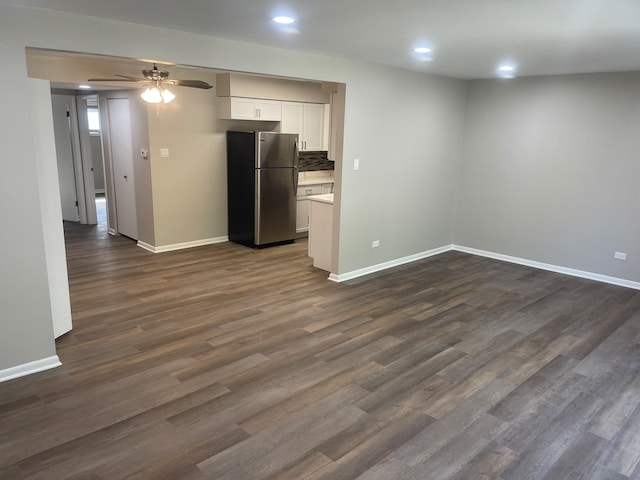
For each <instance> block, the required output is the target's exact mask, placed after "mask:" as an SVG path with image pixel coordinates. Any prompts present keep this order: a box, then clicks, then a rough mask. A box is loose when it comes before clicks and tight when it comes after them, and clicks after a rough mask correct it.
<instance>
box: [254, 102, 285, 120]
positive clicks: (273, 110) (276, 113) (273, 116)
mask: <svg viewBox="0 0 640 480" xmlns="http://www.w3.org/2000/svg"><path fill="white" fill-rule="evenodd" d="M281 103H282V102H278V101H275V100H256V101H255V112H256V120H273V121H276V122H279V121H280V118H281V117H282V115H281Z"/></svg>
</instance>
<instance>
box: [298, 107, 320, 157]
mask: <svg viewBox="0 0 640 480" xmlns="http://www.w3.org/2000/svg"><path fill="white" fill-rule="evenodd" d="M303 118H304V122H303V124H302V141H303V142H304V144H303V145H304V149H305V150H311V151H317V150H322V148H323V147H324V104H322V103H305V104H304V106H303Z"/></svg>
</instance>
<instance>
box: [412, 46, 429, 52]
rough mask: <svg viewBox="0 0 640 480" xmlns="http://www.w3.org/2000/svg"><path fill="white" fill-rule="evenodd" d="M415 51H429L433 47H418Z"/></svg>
mask: <svg viewBox="0 0 640 480" xmlns="http://www.w3.org/2000/svg"><path fill="white" fill-rule="evenodd" d="M413 51H414V52H416V53H429V52H430V51H431V49H430V48H429V47H416V48H414V49H413Z"/></svg>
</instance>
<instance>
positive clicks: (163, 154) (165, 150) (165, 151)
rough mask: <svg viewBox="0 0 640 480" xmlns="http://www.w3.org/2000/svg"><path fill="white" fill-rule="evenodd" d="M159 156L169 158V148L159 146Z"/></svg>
mask: <svg viewBox="0 0 640 480" xmlns="http://www.w3.org/2000/svg"><path fill="white" fill-rule="evenodd" d="M160 158H169V149H168V148H161V149H160Z"/></svg>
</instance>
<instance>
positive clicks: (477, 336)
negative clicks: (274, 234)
mask: <svg viewBox="0 0 640 480" xmlns="http://www.w3.org/2000/svg"><path fill="white" fill-rule="evenodd" d="M66 238H67V251H68V264H69V277H70V279H69V281H70V287H71V303H72V310H73V320H74V330H73V331H72V332H71V333H69V334H67V335H65V336H64V337H62V338H61V339H59V340H58V353H59V356H60V359H61V360H62V362H63V366H62V367H59V368H57V369H54V370H49V371H47V372H42V373H39V374H35V375H32V376H29V377H25V378H21V379H17V380H13V381H9V382H5V383H2V384H0V479H3V480H4V479H11V480H23V479H30V480H33V479H44V480H58V479H75V480H80V479H83V480H114V479H125V478H126V479H164V480H202V479H215V480H224V479H233V480H251V479H269V480H275V479H332V480H333V479H355V478H359V479H367V480H373V479H376V480H378V479H433V480H442V479H456V480H466V479H485V480H487V479H503V480H526V479H552V480H557V479H603V480H604V479H607V480H623V479H628V478H636V479H637V478H640V292H638V291H634V290H630V289H625V288H621V287H615V286H611V285H606V284H600V283H595V282H591V281H588V280H583V279H577V278H571V277H565V276H562V275H558V274H553V273H548V272H543V271H538V270H534V269H530V268H526V267H522V266H517V265H512V264H508V263H502V262H498V261H494V260H489V259H485V258H480V257H475V256H471V255H467V254H462V253H456V252H450V253H446V254H442V255H439V256H437V257H432V258H430V259H425V260H422V261H419V262H415V263H412V264H408V265H405V266H402V267H398V268H395V269H393V270H388V271H385V272H380V273H378V274H374V275H371V276H369V277H366V278H361V279H358V280H355V281H351V282H347V283H344V284H335V283H332V282H329V281H328V280H327V279H326V277H327V275H326V273H325V272H322V271H319V270H316V269H314V268H313V267H312V266H311V261H310V259H309V258H308V257H307V256H306V246H307V245H306V242H305V241H298V242H296V243H295V244H293V245H287V246H280V247H276V248H270V249H265V250H260V251H255V250H251V249H248V248H245V247H242V246H239V245H235V244H219V245H212V246H207V247H199V248H193V249H189V250H183V251H178V252H170V253H163V254H156V255H154V254H151V253H148V252H146V251H144V250H142V249H140V248H138V247H136V246H135V243H134V242H132V241H131V240H128V239H126V238H123V237H109V236H108V235H107V234H106V230H105V229H104V228H103V227H101V228H96V227H93V228H92V227H86V226H79V225H67V226H66Z"/></svg>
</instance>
